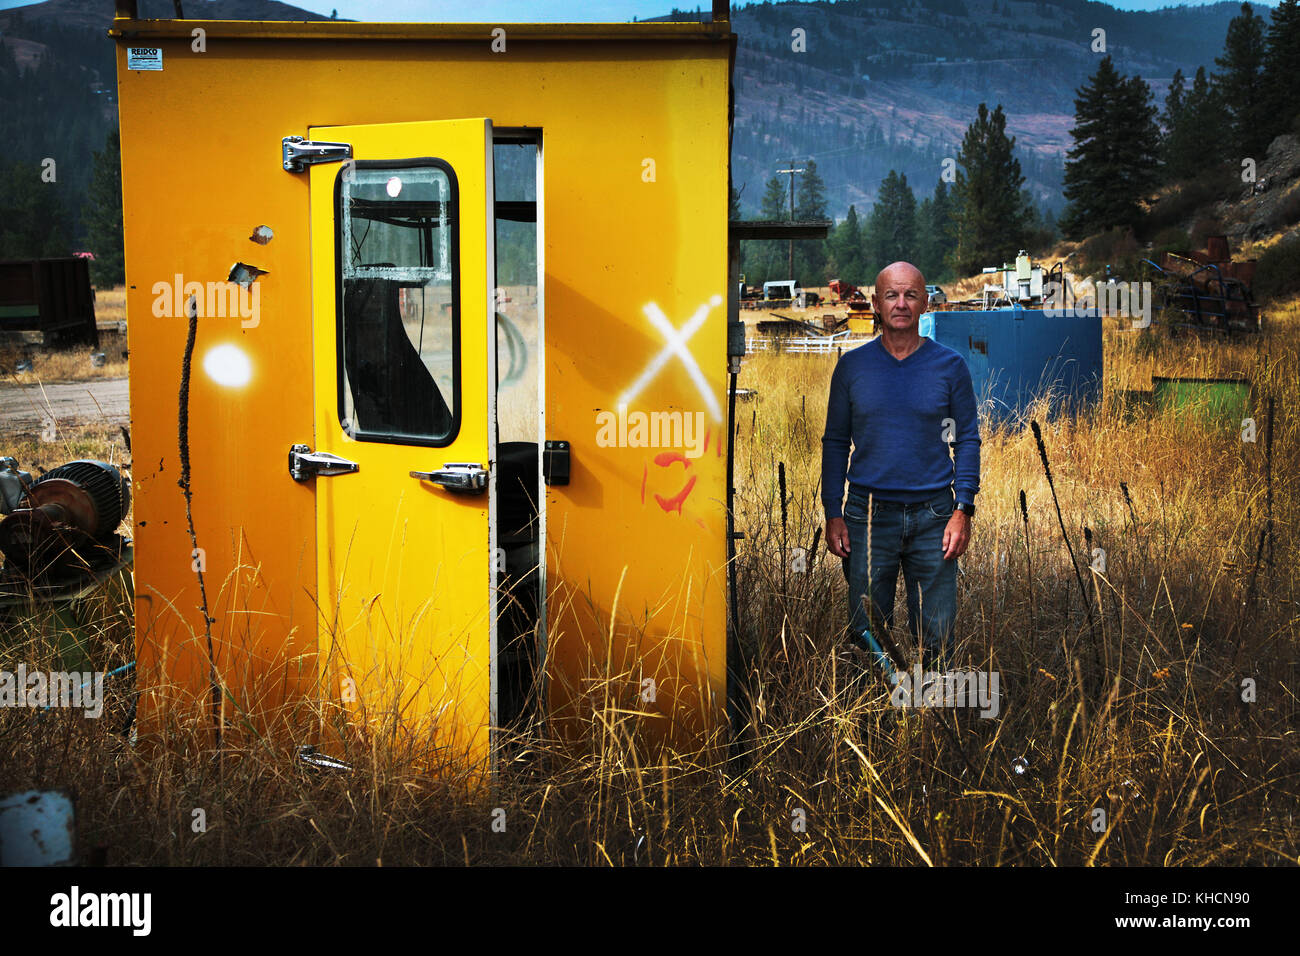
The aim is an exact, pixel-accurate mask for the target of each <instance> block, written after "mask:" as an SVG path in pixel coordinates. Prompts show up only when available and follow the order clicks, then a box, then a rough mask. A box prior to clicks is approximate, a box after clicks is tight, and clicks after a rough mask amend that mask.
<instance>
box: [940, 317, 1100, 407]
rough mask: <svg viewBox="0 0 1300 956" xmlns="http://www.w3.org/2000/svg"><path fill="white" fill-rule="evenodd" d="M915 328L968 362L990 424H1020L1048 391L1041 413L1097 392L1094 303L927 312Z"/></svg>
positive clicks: (1084, 401)
mask: <svg viewBox="0 0 1300 956" xmlns="http://www.w3.org/2000/svg"><path fill="white" fill-rule="evenodd" d="M920 333H921V334H922V335H924V336H927V337H928V338H932V339H934V340H935V341H936V342H938V343H939V344H941V345H946V346H948V348H950V349H952V350H953V351H955V352H956V353H957V354H959V355H960V356H961V357H962V358H964V359H965V360H966V364H967V365H968V366H969V367H970V372H971V380H972V382H973V383H974V385H975V398H976V399H977V400H978V401H979V403H980V415H981V416H982V417H983V418H984V419H985V420H986V421H988V422H990V423H992V424H1013V425H1021V426H1023V425H1024V424H1026V421H1025V418H1024V415H1025V413H1026V412H1027V411H1028V409H1029V407H1030V405H1031V404H1032V403H1033V401H1034V400H1035V399H1036V398H1037V397H1039V396H1042V395H1046V396H1047V398H1048V403H1049V404H1048V408H1049V411H1048V417H1049V418H1055V417H1056V416H1057V415H1060V414H1074V413H1077V412H1080V411H1084V410H1087V409H1089V408H1092V407H1093V406H1095V405H1096V404H1097V402H1098V401H1100V399H1101V385H1102V370H1103V364H1102V363H1103V353H1102V340H1101V318H1100V316H1099V315H1098V314H1097V312H1096V310H1092V311H1091V312H1089V313H1086V314H1083V315H1075V314H1074V310H1073V309H1061V310H1058V311H1055V312H1045V311H1044V310H1042V309H1023V308H1020V307H1019V306H1013V307H1011V308H1003V309H988V310H985V311H969V312H964V311H954V312H926V313H925V314H924V315H922V316H921V325H920Z"/></svg>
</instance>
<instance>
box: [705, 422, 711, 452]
mask: <svg viewBox="0 0 1300 956" xmlns="http://www.w3.org/2000/svg"><path fill="white" fill-rule="evenodd" d="M712 432H713V426H712V425H705V426H704V454H706V455H707V454H708V453H709V435H710V434H711V433H712Z"/></svg>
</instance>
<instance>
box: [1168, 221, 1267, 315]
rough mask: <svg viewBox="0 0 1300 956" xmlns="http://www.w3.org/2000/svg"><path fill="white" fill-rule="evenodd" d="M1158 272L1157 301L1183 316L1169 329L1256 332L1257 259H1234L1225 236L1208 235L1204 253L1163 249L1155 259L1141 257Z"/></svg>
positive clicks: (1257, 308) (1257, 311)
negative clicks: (1164, 250)
mask: <svg viewBox="0 0 1300 956" xmlns="http://www.w3.org/2000/svg"><path fill="white" fill-rule="evenodd" d="M1143 262H1145V263H1146V264H1147V265H1148V266H1150V267H1151V268H1152V269H1153V270H1154V271H1155V274H1156V276H1157V280H1158V282H1159V286H1158V289H1159V291H1160V299H1159V303H1160V305H1161V306H1162V307H1168V308H1170V309H1171V310H1173V311H1174V312H1175V313H1181V318H1179V317H1175V318H1174V319H1173V320H1172V321H1171V322H1170V330H1171V331H1175V330H1178V329H1191V330H1194V331H1198V332H1223V333H1228V334H1232V333H1238V332H1248V333H1250V332H1259V331H1260V329H1261V320H1260V314H1259V305H1258V304H1257V303H1256V302H1255V299H1254V296H1253V293H1252V285H1253V283H1254V281H1255V260H1253V259H1250V260H1246V261H1243V262H1234V261H1233V260H1232V253H1231V251H1230V249H1229V247H1228V237H1227V236H1210V237H1208V239H1207V240H1206V247H1205V251H1204V252H1187V253H1177V252H1166V253H1165V254H1164V255H1163V256H1161V257H1160V262H1159V263H1155V262H1152V261H1151V260H1150V259H1144V260H1143Z"/></svg>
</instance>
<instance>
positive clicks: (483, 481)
mask: <svg viewBox="0 0 1300 956" xmlns="http://www.w3.org/2000/svg"><path fill="white" fill-rule="evenodd" d="M411 477H412V478H419V479H420V480H421V481H432V482H433V483H434V484H437V485H442V486H443V487H444V488H446V489H447V490H448V491H468V492H480V491H482V490H483V489H484V488H486V487H487V480H488V473H487V469H485V468H484V467H483V466H482V465H480V464H479V463H478V462H473V463H466V462H448V463H447V464H445V465H443V466H442V467H441V468H439V469H438V470H437V471H413V472H411Z"/></svg>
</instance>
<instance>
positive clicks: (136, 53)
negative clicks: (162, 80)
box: [126, 46, 162, 70]
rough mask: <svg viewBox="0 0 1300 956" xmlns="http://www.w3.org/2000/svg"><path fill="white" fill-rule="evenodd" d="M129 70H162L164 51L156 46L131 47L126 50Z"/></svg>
mask: <svg viewBox="0 0 1300 956" xmlns="http://www.w3.org/2000/svg"><path fill="white" fill-rule="evenodd" d="M126 68H127V69H128V70H161V69H162V50H160V49H158V47H156V46H131V47H127V48H126Z"/></svg>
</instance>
